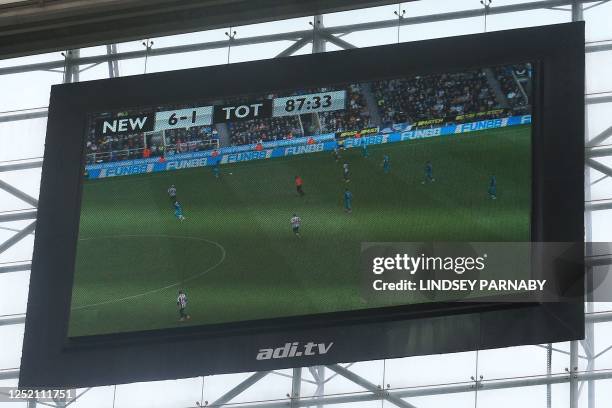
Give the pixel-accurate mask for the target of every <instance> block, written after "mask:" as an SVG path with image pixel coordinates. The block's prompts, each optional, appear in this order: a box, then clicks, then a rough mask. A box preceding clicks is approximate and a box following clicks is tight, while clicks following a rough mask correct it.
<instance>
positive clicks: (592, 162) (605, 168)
mask: <svg viewBox="0 0 612 408" xmlns="http://www.w3.org/2000/svg"><path fill="white" fill-rule="evenodd" d="M585 164H586V165H587V166H590V167H592V168H594V169H595V170H597V171H598V172H600V173H603V174H605V175H606V176H610V177H612V169H611V168H610V167H608V166H606V165H605V164H602V163H600V162H598V161H595V160H593V159H586V160H585Z"/></svg>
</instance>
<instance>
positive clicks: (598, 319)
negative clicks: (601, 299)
mask: <svg viewBox="0 0 612 408" xmlns="http://www.w3.org/2000/svg"><path fill="white" fill-rule="evenodd" d="M584 319H585V320H586V322H587V323H604V322H612V312H595V313H588V314H586V315H585V316H584Z"/></svg>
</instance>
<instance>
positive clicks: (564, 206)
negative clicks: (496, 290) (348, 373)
mask: <svg viewBox="0 0 612 408" xmlns="http://www.w3.org/2000/svg"><path fill="white" fill-rule="evenodd" d="M475 50H477V52H475ZM381 61H384V64H381ZM526 61H529V62H535V63H536V70H535V72H536V78H535V82H534V83H535V88H534V102H533V104H532V105H533V109H532V117H533V122H532V174H533V178H532V200H531V202H532V211H531V217H532V240H534V241H544V242H547V241H551V242H582V241H583V237H584V234H583V232H584V221H583V213H584V187H583V186H584V180H583V177H584V173H583V166H584V157H583V152H584V137H583V133H584V80H583V78H584V24H583V23H571V24H560V25H553V26H546V27H538V28H527V29H520V30H508V31H501V32H493V33H487V34H475V35H467V36H460V37H452V38H443V39H436V40H428V41H419V42H413V43H405V44H398V45H387V46H379V47H371V48H363V49H354V50H348V51H338V52H330V53H323V54H313V55H305V56H297V57H288V58H280V59H274V60H264V61H256V62H246V63H240V64H231V65H223V66H213V67H206V68H196V69H189V70H181V71H169V72H163V73H156V74H148V75H139V76H131V77H124V78H115V79H108V80H98V81H90V82H82V83H76V84H64V85H56V86H53V87H52V92H51V102H50V107H49V119H48V125H47V139H46V149H45V156H44V162H43V174H42V180H41V191H40V198H39V210H38V218H37V233H36V238H35V244H34V256H33V261H32V273H31V281H30V295H29V299H28V311H27V317H26V331H25V336H24V349H23V355H22V365H21V371H20V386H30V387H33V386H35V387H83V386H95V385H107V384H116V383H126V382H134V381H149V380H161V379H169V378H182V377H190V376H198V375H207V374H217V373H227V372H239V371H252V370H269V369H274V368H286V367H295V366H305V365H315V364H330V363H336V362H346V361H360V360H371V359H380V358H392V357H400V356H406V355H421V354H432V353H443V352H452V351H466V350H475V349H484V348H492V347H503V346H513V345H520V344H534V343H543V342H553V341H565V340H575V339H578V338H582V337H583V336H584V315H583V303H582V302H581V301H577V302H575V303H564V304H520V305H519V304H507V303H505V304H503V303H469V304H467V303H444V304H436V305H408V306H400V307H395V308H392V310H390V309H389V308H385V309H384V310H385V312H384V314H383V313H381V312H380V310H381V309H370V310H363V311H351V312H339V313H331V314H329V315H313V316H302V317H298V318H277V319H267V320H266V321H252V322H241V323H240V324H233V323H230V324H224V325H220V326H225V327H216V328H215V330H213V331H212V332H211V331H210V330H211V329H210V327H208V328H207V327H205V326H202V327H186V328H178V329H176V328H174V329H163V330H155V331H150V332H131V333H120V334H114V335H102V336H92V337H91V338H79V339H70V340H68V339H67V337H66V336H67V327H68V318H69V313H70V303H71V292H72V280H73V274H74V260H75V255H76V242H77V237H78V224H79V218H80V200H81V192H82V191H81V188H82V181H83V177H82V175H83V170H84V162H85V160H84V157H85V152H84V148H85V141H86V137H87V132H86V129H87V125H88V117H89V115H90V114H92V113H95V112H108V111H110V110H113V111H114V110H118V109H125V108H133V107H138V106H153V105H156V106H161V105H166V104H167V105H170V104H178V103H188V102H193V101H197V100H202V99H211V98H214V97H224V96H226V97H227V96H230V97H231V96H234V95H241V94H256V93H258V92H267V91H270V90H273V89H292V88H297V87H315V86H320V85H329V84H335V83H349V82H358V81H364V80H376V79H383V78H391V77H399V76H404V77H406V76H410V75H412V74H414V75H428V74H436V73H445V72H453V71H460V70H469V69H475V68H480V67H490V66H497V65H504V64H512V63H518V62H526ZM347 67H349V69H348V70H347ZM559 83H563V84H564V86H562V87H559V86H556V85H555V84H559ZM126 90H129V92H126ZM561 221H562V222H561ZM576 273H583V270H581V271H576ZM390 311H391V312H392V313H389V312H390ZM500 321H504V322H505V323H504V324H503V325H502V324H500ZM457 322H461V325H460V326H457ZM508 326H514V327H518V328H519V330H513V331H512V333H508V332H507V330H503V329H502V328H505V327H508ZM451 328H452V331H451ZM526 329H528V330H526ZM419 330H420V331H421V332H423V333H429V334H419ZM432 332H436V333H442V334H443V333H449V334H450V333H452V334H453V335H452V336H449V335H446V336H441V337H440V336H438V335H436V336H435V338H434V337H433V336H432V335H431V333H432ZM423 336H429V337H427V338H428V339H429V340H430V341H429V342H425V343H427V344H425V343H424V342H423V340H424V337H423ZM400 338H403V339H405V340H406V341H405V342H403V341H399V339H400ZM317 339H318V340H317ZM83 340H84V341H83ZM294 341H298V342H304V343H305V342H308V341H321V342H325V341H327V342H333V343H334V344H335V346H334V348H333V349H332V351H331V352H330V353H329V354H326V355H324V356H308V357H299V358H293V359H285V360H280V359H279V360H266V361H259V360H256V359H255V356H256V354H257V351H258V350H259V349H260V348H265V347H279V346H282V345H283V344H284V343H285V342H294ZM179 350H180V351H179ZM133 361H143V362H144V363H143V364H138V365H135V364H132V363H131V362H133ZM53 367H62V369H61V370H60V372H58V370H54V369H53Z"/></svg>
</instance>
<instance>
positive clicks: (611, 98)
mask: <svg viewBox="0 0 612 408" xmlns="http://www.w3.org/2000/svg"><path fill="white" fill-rule="evenodd" d="M584 102H585V103H586V104H587V105H594V104H598V103H610V102H612V95H606V96H589V97H587V98H585V100H584Z"/></svg>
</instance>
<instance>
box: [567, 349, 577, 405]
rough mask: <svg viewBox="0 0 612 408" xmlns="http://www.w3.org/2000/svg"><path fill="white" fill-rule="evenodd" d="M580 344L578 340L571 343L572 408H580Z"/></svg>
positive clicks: (570, 381)
mask: <svg viewBox="0 0 612 408" xmlns="http://www.w3.org/2000/svg"><path fill="white" fill-rule="evenodd" d="M577 371H578V342H577V341H576V340H574V341H571V342H570V366H569V374H570V380H569V383H570V408H578V378H577V376H576V373H577Z"/></svg>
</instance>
